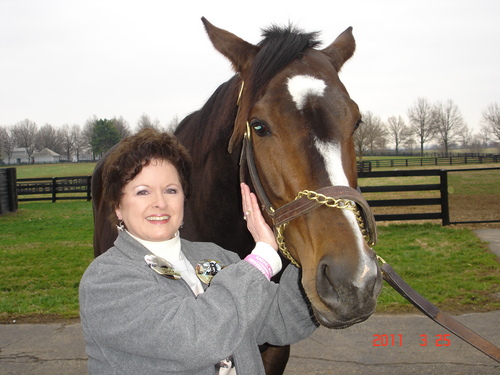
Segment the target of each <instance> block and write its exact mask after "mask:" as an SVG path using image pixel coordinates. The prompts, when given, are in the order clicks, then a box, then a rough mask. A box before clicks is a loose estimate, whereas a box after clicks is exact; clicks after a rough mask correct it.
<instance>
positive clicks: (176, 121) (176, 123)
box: [166, 115, 180, 133]
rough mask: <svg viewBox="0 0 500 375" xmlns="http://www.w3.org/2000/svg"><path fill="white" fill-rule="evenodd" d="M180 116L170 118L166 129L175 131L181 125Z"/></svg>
mask: <svg viewBox="0 0 500 375" xmlns="http://www.w3.org/2000/svg"><path fill="white" fill-rule="evenodd" d="M179 122H180V121H179V117H178V116H177V115H176V116H174V117H173V118H172V120H170V122H169V123H168V124H167V127H166V130H167V131H169V132H172V133H173V132H174V131H175V129H177V127H178V126H179Z"/></svg>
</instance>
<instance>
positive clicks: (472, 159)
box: [358, 155, 500, 171]
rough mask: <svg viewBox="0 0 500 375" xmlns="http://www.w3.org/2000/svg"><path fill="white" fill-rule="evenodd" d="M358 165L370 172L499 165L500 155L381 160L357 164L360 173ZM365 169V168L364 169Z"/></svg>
mask: <svg viewBox="0 0 500 375" xmlns="http://www.w3.org/2000/svg"><path fill="white" fill-rule="evenodd" d="M360 163H368V164H370V171H371V170H372V169H373V168H394V167H415V166H417V167H418V166H420V167H425V166H440V165H464V164H466V165H469V164H470V165H474V164H489V163H500V155H486V156H481V155H476V156H469V155H464V156H450V157H434V158H410V159H383V160H367V161H362V162H358V171H360ZM366 168H367V167H366Z"/></svg>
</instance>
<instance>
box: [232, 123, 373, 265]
mask: <svg viewBox="0 0 500 375" xmlns="http://www.w3.org/2000/svg"><path fill="white" fill-rule="evenodd" d="M250 137H251V132H250V126H249V124H248V122H247V129H246V133H245V136H244V137H243V147H242V150H241V156H240V181H242V182H244V181H245V170H246V169H248V172H249V175H250V180H251V181H252V185H253V187H254V189H255V194H256V195H257V197H258V199H259V201H260V202H261V204H262V207H263V209H264V210H265V211H266V213H267V214H268V216H269V217H270V218H271V220H272V221H273V226H274V233H275V235H276V241H277V243H278V247H279V249H280V251H281V252H282V254H283V255H284V256H285V257H286V258H288V259H289V260H290V262H292V264H294V265H295V266H297V267H300V264H299V263H298V262H297V261H296V260H295V259H294V258H293V256H292V255H291V254H290V252H289V251H288V249H287V247H286V245H285V238H284V230H285V227H286V225H287V224H288V223H289V222H290V221H291V220H293V219H295V218H297V217H299V216H302V215H304V214H306V213H308V212H310V211H312V210H313V209H315V208H317V207H320V206H323V205H324V206H326V207H330V208H339V209H346V210H349V211H351V212H353V213H354V215H355V216H356V220H357V222H358V225H359V228H360V230H361V233H362V234H363V236H364V238H365V240H366V242H367V243H368V245H369V246H374V245H375V243H376V242H377V229H376V224H375V218H374V217H373V213H372V212H371V210H370V207H369V206H368V203H367V202H366V200H365V199H364V198H363V197H362V196H361V193H360V192H359V191H358V190H356V189H353V188H351V187H349V186H326V187H323V188H320V189H318V191H311V190H303V191H301V192H299V193H298V195H297V197H296V198H295V199H294V200H293V201H291V202H289V203H287V204H285V205H283V206H281V207H279V208H277V209H274V208H273V207H272V205H271V202H270V201H269V198H268V197H267V195H266V193H265V191H264V188H263V187H262V183H261V181H260V178H259V175H258V172H257V167H256V165H255V158H254V153H253V147H252V142H251V139H250ZM333 197H336V198H333Z"/></svg>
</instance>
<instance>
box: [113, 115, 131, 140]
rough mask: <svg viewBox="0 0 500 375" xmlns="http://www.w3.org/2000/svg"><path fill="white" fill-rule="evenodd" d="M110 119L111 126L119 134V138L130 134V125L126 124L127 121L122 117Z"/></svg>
mask: <svg viewBox="0 0 500 375" xmlns="http://www.w3.org/2000/svg"><path fill="white" fill-rule="evenodd" d="M111 121H112V123H113V126H114V127H115V128H116V130H117V131H118V134H120V139H123V138H125V137H128V136H129V135H131V131H130V126H128V123H127V121H125V119H124V118H123V117H120V118H116V117H113V118H112V119H111Z"/></svg>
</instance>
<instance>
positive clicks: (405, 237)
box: [375, 223, 500, 312]
mask: <svg viewBox="0 0 500 375" xmlns="http://www.w3.org/2000/svg"><path fill="white" fill-rule="evenodd" d="M379 237H380V241H379V244H378V245H377V246H376V248H375V250H376V252H377V254H378V255H380V256H381V257H382V258H384V259H385V260H386V261H387V262H388V263H389V264H391V266H392V267H393V268H394V269H395V270H396V272H398V273H399V274H400V276H401V277H402V278H403V279H404V280H405V281H406V282H407V283H408V284H410V286H412V287H413V288H414V289H415V290H416V291H417V292H419V293H420V294H421V295H423V296H424V297H425V298H427V299H428V300H429V301H431V302H432V303H434V304H436V305H437V306H439V307H440V308H441V309H442V310H445V311H446V310H448V311H453V312H471V311H489V310H496V309H499V308H500V301H499V299H498V293H499V292H500V267H499V263H498V261H497V260H496V256H495V255H494V254H493V253H491V252H490V251H489V250H488V247H487V244H485V243H483V242H482V241H480V240H479V239H478V238H477V237H476V235H475V234H474V233H473V232H472V231H471V230H470V229H466V228H452V227H442V226H440V225H437V224H429V223H426V224H397V225H389V226H380V227H379ZM413 310H414V308H413V307H412V305H411V304H410V303H409V302H407V301H406V300H405V299H404V298H403V297H401V296H400V295H399V294H398V293H397V292H396V291H395V290H393V289H392V288H391V287H389V286H388V285H387V284H385V285H384V288H383V290H382V293H381V295H380V297H379V304H378V308H377V311H379V312H402V311H413Z"/></svg>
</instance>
